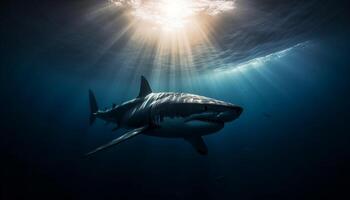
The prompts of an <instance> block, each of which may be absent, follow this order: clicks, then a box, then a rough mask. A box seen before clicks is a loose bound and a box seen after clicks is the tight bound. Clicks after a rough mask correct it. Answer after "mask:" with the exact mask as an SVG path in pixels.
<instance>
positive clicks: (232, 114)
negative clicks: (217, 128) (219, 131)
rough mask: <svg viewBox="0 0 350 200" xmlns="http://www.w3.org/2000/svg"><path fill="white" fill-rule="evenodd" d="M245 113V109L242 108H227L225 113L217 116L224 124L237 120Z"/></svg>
mask: <svg viewBox="0 0 350 200" xmlns="http://www.w3.org/2000/svg"><path fill="white" fill-rule="evenodd" d="M242 112H243V108H242V107H240V106H230V107H227V108H226V109H225V110H224V111H222V112H220V113H219V114H218V115H217V119H218V120H220V121H222V122H229V121H232V120H235V119H237V118H238V117H239V116H240V115H241V114H242Z"/></svg>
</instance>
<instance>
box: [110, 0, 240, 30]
mask: <svg viewBox="0 0 350 200" xmlns="http://www.w3.org/2000/svg"><path fill="white" fill-rule="evenodd" d="M110 1H111V2H113V3H114V4H115V5H116V6H118V7H122V6H126V7H131V8H132V14H133V15H134V16H135V17H137V18H139V19H141V20H145V21H147V22H150V23H153V24H155V25H157V26H158V27H161V28H163V29H165V30H175V29H179V28H184V27H185V26H186V25H187V24H188V23H190V22H191V20H194V18H195V17H196V16H197V15H199V14H200V13H203V14H207V15H212V16H213V15H217V14H219V13H222V12H224V11H227V10H231V9H233V8H234V7H233V1H232V0H231V1H230V0H228V1H225V0H176V1H175V0H110Z"/></svg>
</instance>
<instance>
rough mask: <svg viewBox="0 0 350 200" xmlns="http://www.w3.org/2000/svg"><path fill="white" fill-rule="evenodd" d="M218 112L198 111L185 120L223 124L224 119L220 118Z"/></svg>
mask: <svg viewBox="0 0 350 200" xmlns="http://www.w3.org/2000/svg"><path fill="white" fill-rule="evenodd" d="M220 114H221V113H220V112H206V113H200V114H194V115H191V116H189V117H187V118H186V119H185V122H190V121H202V122H210V123H217V124H223V123H224V121H223V120H221V119H220V117H219V116H220Z"/></svg>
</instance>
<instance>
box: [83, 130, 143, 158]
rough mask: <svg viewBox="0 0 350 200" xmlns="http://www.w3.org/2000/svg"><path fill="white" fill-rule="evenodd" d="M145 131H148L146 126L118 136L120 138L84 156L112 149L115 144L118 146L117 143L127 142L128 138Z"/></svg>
mask: <svg viewBox="0 0 350 200" xmlns="http://www.w3.org/2000/svg"><path fill="white" fill-rule="evenodd" d="M147 129H148V126H143V127H140V128H137V129H134V130H131V131H129V132H127V133H125V134H124V135H122V136H120V137H118V138H116V139H114V140H112V141H110V142H109V143H107V144H105V145H103V146H100V147H98V148H97V149H95V150H93V151H91V152H89V153H87V154H86V156H90V155H92V154H94V153H96V152H98V151H101V150H104V149H107V148H109V147H112V146H114V145H116V144H119V143H121V142H123V141H125V140H128V139H130V138H132V137H134V136H136V135H138V134H140V133H142V132H144V131H145V130H147Z"/></svg>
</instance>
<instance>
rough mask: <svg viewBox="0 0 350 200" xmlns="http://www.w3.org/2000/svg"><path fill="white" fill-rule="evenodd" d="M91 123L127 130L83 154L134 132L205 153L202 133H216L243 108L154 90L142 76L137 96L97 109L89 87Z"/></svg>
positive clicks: (204, 98)
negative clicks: (183, 142) (186, 144)
mask: <svg viewBox="0 0 350 200" xmlns="http://www.w3.org/2000/svg"><path fill="white" fill-rule="evenodd" d="M89 99H90V109H91V114H90V125H91V124H93V122H94V121H95V119H96V118H99V119H102V120H104V121H106V122H107V123H115V124H117V127H116V128H114V129H113V130H117V129H118V128H120V127H122V128H125V129H128V130H129V132H127V133H125V134H123V135H122V136H120V137H118V138H116V139H114V140H112V141H110V142H109V143H107V144H105V145H103V146H100V147H98V148H97V149H95V150H93V151H91V152H89V153H88V154H86V155H91V154H94V153H96V152H98V151H101V150H104V149H107V148H109V147H112V146H114V145H116V144H119V143H121V142H123V141H125V140H128V139H130V138H132V137H134V136H136V135H139V134H144V135H149V136H156V137H164V138H183V139H185V140H186V141H188V142H189V143H190V144H191V145H192V146H193V147H194V148H195V149H196V150H197V152H198V153H200V154H201V155H207V154H208V148H207V146H206V144H205V143H204V141H203V139H202V136H204V135H208V134H212V133H215V132H217V131H219V130H221V129H222V128H223V127H224V124H225V123H227V122H231V121H233V120H235V119H237V118H238V117H239V116H240V115H241V113H242V111H243V108H242V107H240V106H237V105H234V104H231V103H227V102H224V101H219V100H216V99H212V98H208V97H204V96H199V95H194V94H187V93H174V92H159V93H154V92H152V90H151V87H150V86H149V84H148V81H147V80H146V79H145V77H143V76H141V87H140V92H139V95H138V96H137V97H136V98H135V99H132V100H130V101H127V102H124V103H122V104H120V105H115V104H113V106H112V108H110V109H106V110H99V109H98V106H97V102H96V98H95V96H94V94H93V92H92V91H91V90H89Z"/></svg>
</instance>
